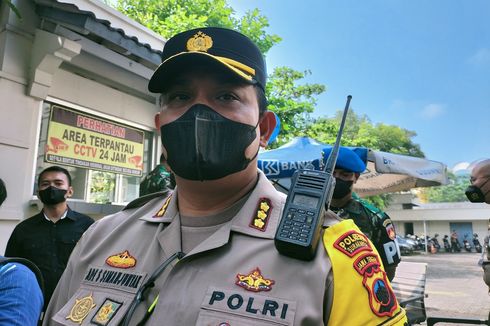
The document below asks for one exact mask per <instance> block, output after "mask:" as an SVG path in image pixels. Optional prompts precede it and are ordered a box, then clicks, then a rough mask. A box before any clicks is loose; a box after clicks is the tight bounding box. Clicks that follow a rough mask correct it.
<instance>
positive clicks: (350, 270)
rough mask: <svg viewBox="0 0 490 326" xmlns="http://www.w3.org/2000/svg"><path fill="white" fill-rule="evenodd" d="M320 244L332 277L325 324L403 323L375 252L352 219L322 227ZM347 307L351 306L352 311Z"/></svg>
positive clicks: (401, 311) (403, 313)
mask: <svg viewBox="0 0 490 326" xmlns="http://www.w3.org/2000/svg"><path fill="white" fill-rule="evenodd" d="M323 245H324V247H325V250H326V251H327V254H328V256H329V258H330V262H331V264H332V272H333V279H334V282H333V287H334V289H333V304H332V308H331V314H330V318H329V321H328V325H329V326H330V325H379V324H386V325H404V323H405V322H406V321H407V319H406V314H405V311H404V310H403V309H402V308H401V307H400V306H399V304H398V302H397V300H396V297H395V295H394V293H393V290H392V288H391V285H390V283H389V281H388V278H387V276H386V273H385V271H384V269H383V263H382V262H381V259H380V257H379V254H378V251H377V250H376V248H375V247H374V246H373V245H372V243H371V241H370V240H369V239H368V238H367V237H366V236H365V235H364V234H362V233H361V231H360V230H359V228H358V227H357V226H356V225H355V224H354V222H353V221H352V220H344V221H342V222H339V223H337V224H335V225H333V226H330V227H328V228H327V229H325V231H324V234H323ZM362 293H365V294H367V295H365V294H364V295H363V294H362ZM348 307H355V310H356V313H355V314H353V313H352V309H349V308H348Z"/></svg>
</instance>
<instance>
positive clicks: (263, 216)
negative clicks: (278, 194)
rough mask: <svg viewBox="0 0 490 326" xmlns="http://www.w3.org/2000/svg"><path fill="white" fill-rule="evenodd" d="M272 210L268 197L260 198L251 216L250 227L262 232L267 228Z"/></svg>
mask: <svg viewBox="0 0 490 326" xmlns="http://www.w3.org/2000/svg"><path fill="white" fill-rule="evenodd" d="M271 212H272V203H271V201H270V199H269V198H260V199H259V202H258V204H257V210H256V212H255V214H254V216H253V217H252V222H250V227H252V228H254V229H257V230H259V231H262V232H264V231H265V230H266V229H267V223H268V222H269V217H270V215H271Z"/></svg>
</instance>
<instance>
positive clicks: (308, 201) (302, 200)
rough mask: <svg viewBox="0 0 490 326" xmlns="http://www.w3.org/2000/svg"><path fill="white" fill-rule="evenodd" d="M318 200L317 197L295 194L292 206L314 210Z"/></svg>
mask: <svg viewBox="0 0 490 326" xmlns="http://www.w3.org/2000/svg"><path fill="white" fill-rule="evenodd" d="M319 200H320V199H319V198H318V197H312V196H306V195H302V194H295V195H294V197H293V204H297V205H301V206H305V207H308V208H316V206H317V205H318V201H319Z"/></svg>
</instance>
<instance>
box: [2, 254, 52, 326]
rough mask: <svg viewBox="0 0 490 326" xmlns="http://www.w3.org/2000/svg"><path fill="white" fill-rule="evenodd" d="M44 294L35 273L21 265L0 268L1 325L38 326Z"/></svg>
mask: <svg viewBox="0 0 490 326" xmlns="http://www.w3.org/2000/svg"><path fill="white" fill-rule="evenodd" d="M42 307H43V294H42V292H41V289H40V287H39V283H38V282H37V279H36V276H35V275H34V273H33V272H32V271H31V270H30V269H29V268H28V267H26V266H24V265H22V264H19V263H8V264H5V265H3V266H1V267H0V325H12V326H16V325H19V326H30V325H33V326H35V325H37V323H38V321H39V317H40V314H41V310H42Z"/></svg>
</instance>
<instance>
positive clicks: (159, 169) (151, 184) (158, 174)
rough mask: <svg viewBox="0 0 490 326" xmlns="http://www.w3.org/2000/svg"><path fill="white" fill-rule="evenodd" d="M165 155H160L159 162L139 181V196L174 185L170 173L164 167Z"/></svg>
mask: <svg viewBox="0 0 490 326" xmlns="http://www.w3.org/2000/svg"><path fill="white" fill-rule="evenodd" d="M164 163H165V156H164V155H163V154H162V155H160V163H159V164H158V165H157V166H156V167H155V168H154V169H153V170H152V171H151V172H150V173H148V174H147V175H146V176H145V177H144V178H143V181H141V183H140V196H145V195H148V194H153V193H155V192H160V191H164V190H167V188H171V189H173V188H174V187H175V179H173V182H172V174H171V173H170V172H169V171H167V169H166V168H165V165H164Z"/></svg>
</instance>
